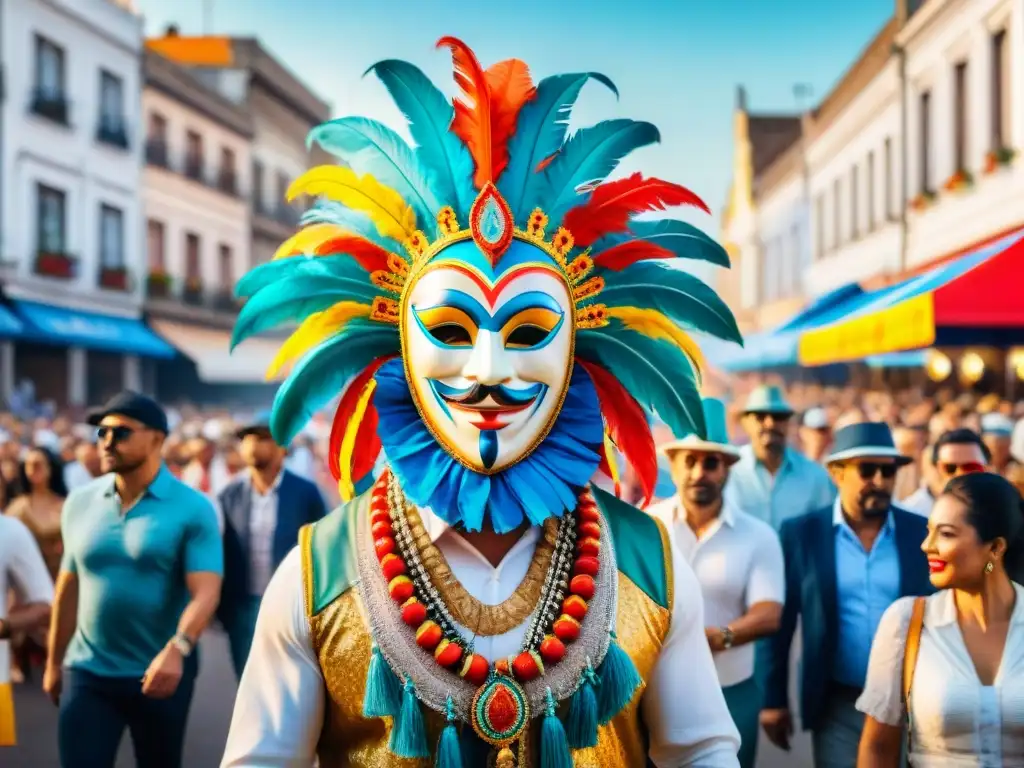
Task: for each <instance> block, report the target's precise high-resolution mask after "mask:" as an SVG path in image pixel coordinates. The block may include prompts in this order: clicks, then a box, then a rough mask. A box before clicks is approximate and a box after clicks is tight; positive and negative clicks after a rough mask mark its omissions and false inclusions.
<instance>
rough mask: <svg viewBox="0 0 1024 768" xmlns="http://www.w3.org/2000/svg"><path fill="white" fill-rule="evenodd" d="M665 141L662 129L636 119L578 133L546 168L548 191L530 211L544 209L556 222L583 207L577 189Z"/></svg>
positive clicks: (542, 192) (533, 202)
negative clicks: (634, 153)
mask: <svg viewBox="0 0 1024 768" xmlns="http://www.w3.org/2000/svg"><path fill="white" fill-rule="evenodd" d="M660 140H661V136H660V134H659V133H658V129H657V128H655V127H654V126H653V125H651V124H650V123H642V122H637V121H636V120H604V121H603V122H600V123H598V124H597V125H593V126H591V127H589V128H583V129H581V130H579V131H577V132H576V133H575V134H573V136H572V137H571V138H570V139H569V140H568V141H567V142H565V144H564V145H563V146H562V149H561V151H560V152H559V153H558V155H557V156H556V157H555V159H554V160H552V161H551V165H549V166H548V167H547V168H545V169H544V185H543V186H544V189H543V190H539V191H538V193H537V195H536V197H537V199H535V200H530V201H524V202H528V204H527V206H526V207H527V208H531V209H532V208H534V207H540V208H541V209H543V210H544V212H545V213H546V214H547V215H548V217H549V218H550V220H551V221H552V222H553V223H557V222H560V221H561V220H562V218H563V217H564V216H565V213H566V211H568V210H569V209H570V208H572V207H574V206H576V205H579V204H580V203H581V202H582V201H581V200H580V199H579V193H578V192H577V189H578V188H579V187H580V186H581V185H583V184H592V183H595V182H600V181H604V179H605V177H607V176H608V174H610V173H611V172H612V171H613V170H615V167H616V166H617V165H618V164H619V161H620V160H621V159H622V158H624V157H625V156H626V155H628V154H629V153H630V152H632V151H633V150H634V149H639V148H640V147H644V146H647V145H648V144H656V143H657V142H659V141H660Z"/></svg>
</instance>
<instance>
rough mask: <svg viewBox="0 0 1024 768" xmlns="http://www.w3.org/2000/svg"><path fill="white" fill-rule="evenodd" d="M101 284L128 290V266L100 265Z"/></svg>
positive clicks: (115, 288) (117, 289) (116, 289)
mask: <svg viewBox="0 0 1024 768" xmlns="http://www.w3.org/2000/svg"><path fill="white" fill-rule="evenodd" d="M100 286H101V287H103V288H110V289H112V290H115V291H127V290H128V268H127V267H125V266H123V265H121V266H117V267H100Z"/></svg>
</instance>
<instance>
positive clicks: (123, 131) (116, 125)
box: [96, 118, 128, 149]
mask: <svg viewBox="0 0 1024 768" xmlns="http://www.w3.org/2000/svg"><path fill="white" fill-rule="evenodd" d="M96 141H98V142H100V143H101V144H109V145H110V146H112V147H118V148H119V149H128V129H127V127H126V126H125V124H124V121H123V120H120V119H112V118H106V119H104V120H103V121H101V122H100V124H99V127H98V128H97V129H96Z"/></svg>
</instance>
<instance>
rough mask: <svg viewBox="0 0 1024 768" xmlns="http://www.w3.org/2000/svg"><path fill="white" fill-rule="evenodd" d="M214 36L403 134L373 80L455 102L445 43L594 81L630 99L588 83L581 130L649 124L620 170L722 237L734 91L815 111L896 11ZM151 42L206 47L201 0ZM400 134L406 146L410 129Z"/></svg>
mask: <svg viewBox="0 0 1024 768" xmlns="http://www.w3.org/2000/svg"><path fill="white" fill-rule="evenodd" d="M206 1H207V2H210V3H211V4H212V13H211V14H210V16H209V18H210V20H211V21H212V26H211V31H212V32H213V33H216V34H235V35H246V36H256V37H259V38H260V39H261V40H262V42H263V43H264V44H265V45H266V46H267V47H268V48H270V49H271V50H272V51H273V52H274V53H275V54H276V55H277V56H278V57H280V58H281V59H282V60H283V61H284V62H285V63H286V64H287V66H288V67H289V68H290V69H292V70H293V71H294V72H295V73H297V74H298V75H299V76H300V77H301V78H302V79H303V80H304V81H305V82H306V83H307V84H308V85H309V86H310V87H312V88H313V89H314V90H315V91H317V92H318V93H319V94H320V95H321V96H322V97H323V98H325V99H326V100H327V101H329V102H330V103H331V105H332V107H333V109H334V112H335V114H336V115H349V114H359V115H366V116H368V117H374V118H377V119H381V120H384V121H386V122H388V123H389V124H391V125H392V126H393V127H395V128H396V129H399V128H400V127H401V126H404V120H403V118H402V117H401V115H400V114H399V113H398V111H397V110H395V109H394V107H393V106H392V105H391V103H390V99H389V97H388V96H387V94H386V92H385V91H384V88H383V86H382V85H381V84H380V82H379V81H377V80H376V78H374V77H373V76H370V77H367V78H366V79H361V77H360V76H361V74H362V73H363V71H365V70H366V68H367V67H368V66H369V65H370V64H373V63H374V62H376V61H379V60H381V59H385V58H403V59H406V60H408V61H411V62H413V63H415V64H416V65H417V66H419V67H420V68H422V69H423V70H424V71H425V72H426V73H427V74H428V75H430V76H431V77H433V78H434V79H435V81H436V82H438V83H439V84H440V85H441V87H442V88H443V89H445V90H446V91H448V92H451V91H452V88H453V86H452V83H451V59H450V57H449V55H448V53H447V52H445V51H437V50H434V47H433V46H434V43H435V41H436V40H437V39H438V38H439V37H441V36H442V35H455V36H457V37H460V38H462V39H463V40H464V41H465V42H466V43H467V44H469V45H470V47H472V48H473V49H474V50H475V51H476V53H477V55H478V56H479V58H480V59H481V61H482V62H483V64H484V65H485V66H487V65H489V64H491V63H493V62H494V61H497V60H499V59H503V58H508V57H513V56H515V57H518V58H521V59H523V60H525V61H526V62H527V63H528V64H529V65H530V67H531V69H532V71H533V73H534V79H535V80H539V79H540V78H542V77H545V76H547V75H550V74H555V73H559V72H578V71H586V70H596V71H599V72H602V73H604V74H605V75H607V76H608V77H610V78H611V79H612V80H613V81H614V82H615V83H616V85H617V86H618V88H619V92H620V93H621V96H622V98H621V100H620V101H619V102H618V103H616V102H615V100H614V97H613V96H612V95H611V94H609V93H607V92H606V91H604V90H603V89H601V88H600V86H596V85H590V86H588V87H587V89H585V90H584V93H583V96H582V97H581V99H580V102H579V104H578V108H577V111H576V113H575V114H574V119H573V126H574V127H575V126H579V125H581V124H582V125H585V124H589V123H593V122H596V121H598V120H601V119H605V118H609V117H616V116H624V117H632V118H636V119H644V120H649V121H651V122H653V123H654V124H656V125H657V126H658V127H659V128H660V130H661V135H662V143H661V145H660V146H657V147H653V148H649V149H645V150H642V151H640V152H638V153H637V154H636V157H635V159H633V160H631V162H630V164H629V168H627V169H625V170H629V171H633V170H642V171H644V172H645V173H648V174H652V175H658V176H660V177H662V178H665V179H668V180H671V181H675V182H678V183H681V184H684V185H686V186H688V187H690V188H691V189H693V190H694V191H695V192H697V193H698V194H699V195H701V196H702V197H703V198H704V199H705V201H706V202H707V203H708V205H709V206H710V207H711V209H712V211H713V212H714V216H715V219H714V220H709V219H708V218H707V217H706V216H705V215H703V214H699V215H697V216H692V215H687V216H686V218H687V219H689V220H691V221H693V222H694V223H697V224H699V225H701V226H703V227H704V228H705V229H707V230H708V231H709V232H717V229H718V216H719V214H720V212H721V208H722V205H723V203H724V201H725V195H726V191H727V189H728V185H729V177H730V162H731V153H732V119H731V118H732V109H733V104H734V101H735V88H736V85H737V84H739V83H742V84H743V85H745V86H746V88H747V93H748V97H749V104H750V107H751V109H753V110H755V111H767V110H774V111H790V110H794V109H795V99H794V96H793V86H794V84H795V83H807V84H809V85H810V86H811V88H812V89H813V93H814V97H815V101H817V100H818V99H820V98H821V97H822V96H823V95H824V94H826V93H827V92H828V90H829V88H830V87H831V86H832V85H833V84H834V83H835V81H836V80H837V79H838V78H839V77H840V76H841V74H842V73H843V71H844V70H845V69H846V68H847V67H848V66H849V65H850V64H851V63H852V62H853V60H854V59H855V58H856V56H857V54H858V52H859V51H860V50H861V49H862V48H863V47H864V46H865V45H866V44H867V43H868V41H869V40H870V39H871V37H872V36H873V35H874V34H875V32H876V31H877V30H878V29H879V28H880V27H881V26H882V25H883V24H884V23H885V21H886V19H887V18H888V16H889V14H891V12H892V9H893V8H894V6H895V0H856V2H846V3H844V2H821V0H619V1H618V2H604V1H603V0H517V1H516V2H505V3H493V2H487V1H486V0H484V1H483V2H481V1H480V0H206ZM137 3H138V6H139V8H140V10H141V11H142V12H143V13H144V14H145V16H146V30H147V34H150V35H155V34H160V33H161V32H162V30H163V29H164V27H165V26H166V25H167V24H168V23H169V22H175V23H177V24H178V25H179V26H180V28H181V31H182V34H201V33H202V32H203V31H204V29H203V26H204V13H203V8H204V5H205V4H206V3H204V0H137ZM401 132H402V133H403V135H407V134H406V133H405V131H404V128H402V129H401Z"/></svg>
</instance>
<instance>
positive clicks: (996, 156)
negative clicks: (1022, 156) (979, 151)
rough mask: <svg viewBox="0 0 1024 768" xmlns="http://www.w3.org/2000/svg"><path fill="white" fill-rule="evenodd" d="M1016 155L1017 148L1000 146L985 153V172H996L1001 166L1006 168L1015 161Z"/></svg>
mask: <svg viewBox="0 0 1024 768" xmlns="http://www.w3.org/2000/svg"><path fill="white" fill-rule="evenodd" d="M1016 156H1017V150H1015V149H1012V148H1010V147H999V148H998V149H992V150H989V152H988V153H987V154H986V155H985V167H984V172H985V174H986V175H988V174H990V173H995V172H996V171H998V170H999V169H1000V168H1005V167H1006V166H1008V165H1009V164H1010V163H1012V162H1013V159H1014V158H1015V157H1016Z"/></svg>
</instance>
